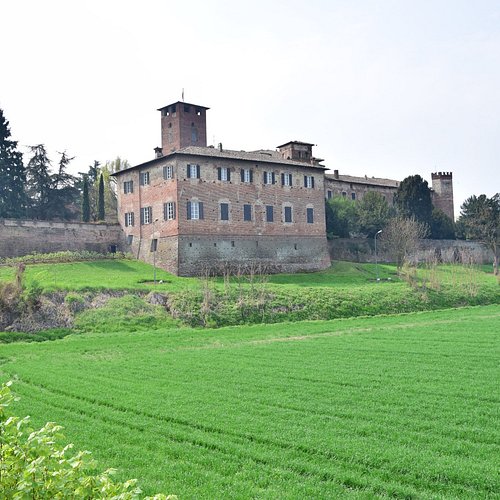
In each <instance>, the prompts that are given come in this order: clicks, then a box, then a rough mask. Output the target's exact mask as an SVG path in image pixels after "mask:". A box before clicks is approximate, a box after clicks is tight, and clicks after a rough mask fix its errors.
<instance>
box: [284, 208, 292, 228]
mask: <svg viewBox="0 0 500 500" xmlns="http://www.w3.org/2000/svg"><path fill="white" fill-rule="evenodd" d="M287 219H290V220H287ZM283 222H284V223H285V224H293V207H292V206H291V205H285V206H284V207H283Z"/></svg>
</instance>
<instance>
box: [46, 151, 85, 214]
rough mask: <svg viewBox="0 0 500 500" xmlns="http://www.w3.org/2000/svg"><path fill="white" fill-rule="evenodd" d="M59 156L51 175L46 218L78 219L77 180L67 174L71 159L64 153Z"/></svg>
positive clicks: (78, 196) (78, 197)
mask: <svg viewBox="0 0 500 500" xmlns="http://www.w3.org/2000/svg"><path fill="white" fill-rule="evenodd" d="M59 154H60V155H61V157H60V159H59V167H58V170H57V172H56V173H55V174H52V175H51V187H50V196H49V207H48V210H47V217H48V218H49V219H63V220H72V219H78V217H79V215H78V212H79V208H80V207H79V199H80V192H79V190H78V188H77V187H76V185H77V179H76V177H74V176H73V175H71V174H68V172H67V168H68V165H69V163H70V162H71V160H73V158H70V157H68V155H67V154H66V151H63V152H62V153H59Z"/></svg>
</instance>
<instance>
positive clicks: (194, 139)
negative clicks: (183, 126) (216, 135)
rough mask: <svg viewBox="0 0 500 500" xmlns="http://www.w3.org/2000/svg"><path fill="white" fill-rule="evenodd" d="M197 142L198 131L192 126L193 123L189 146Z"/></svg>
mask: <svg viewBox="0 0 500 500" xmlns="http://www.w3.org/2000/svg"><path fill="white" fill-rule="evenodd" d="M197 142H198V129H197V128H196V127H195V126H194V123H193V124H192V125H191V144H196V143H197Z"/></svg>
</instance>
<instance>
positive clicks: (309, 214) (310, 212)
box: [306, 207, 314, 224]
mask: <svg viewBox="0 0 500 500" xmlns="http://www.w3.org/2000/svg"><path fill="white" fill-rule="evenodd" d="M306 222H307V224H314V208H313V207H306Z"/></svg>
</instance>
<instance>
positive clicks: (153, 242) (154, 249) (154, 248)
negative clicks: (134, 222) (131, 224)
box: [152, 219, 158, 285]
mask: <svg viewBox="0 0 500 500" xmlns="http://www.w3.org/2000/svg"><path fill="white" fill-rule="evenodd" d="M155 222H158V219H154V220H153V240H152V244H153V285H156V247H157V246H158V240H155Z"/></svg>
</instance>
